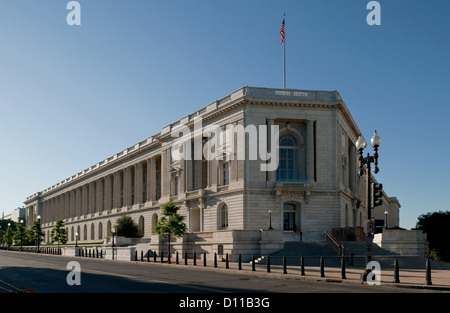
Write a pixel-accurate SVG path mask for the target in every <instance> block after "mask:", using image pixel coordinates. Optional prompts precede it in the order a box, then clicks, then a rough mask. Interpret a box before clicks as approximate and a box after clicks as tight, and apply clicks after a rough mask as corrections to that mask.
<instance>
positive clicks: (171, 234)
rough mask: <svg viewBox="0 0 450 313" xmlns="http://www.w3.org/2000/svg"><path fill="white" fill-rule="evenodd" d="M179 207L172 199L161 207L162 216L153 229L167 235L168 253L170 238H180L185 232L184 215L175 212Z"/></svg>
mask: <svg viewBox="0 0 450 313" xmlns="http://www.w3.org/2000/svg"><path fill="white" fill-rule="evenodd" d="M178 210H179V207H177V206H176V205H175V203H174V202H173V200H172V199H170V200H169V201H168V202H167V203H165V204H164V205H163V206H162V207H161V211H162V214H163V216H162V217H161V218H160V220H159V221H158V223H156V225H155V227H153V231H154V232H155V233H157V234H160V235H166V236H167V242H168V248H169V254H170V240H171V239H172V238H180V237H181V236H183V235H184V234H185V233H186V230H187V227H186V224H185V223H184V222H183V221H184V218H185V217H184V216H181V215H179V214H178V213H177V212H178Z"/></svg>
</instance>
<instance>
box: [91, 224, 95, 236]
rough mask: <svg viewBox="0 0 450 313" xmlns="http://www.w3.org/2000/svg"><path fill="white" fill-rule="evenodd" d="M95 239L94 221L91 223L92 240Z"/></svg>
mask: <svg viewBox="0 0 450 313" xmlns="http://www.w3.org/2000/svg"><path fill="white" fill-rule="evenodd" d="M94 239H95V226H94V223H92V224H91V240H94Z"/></svg>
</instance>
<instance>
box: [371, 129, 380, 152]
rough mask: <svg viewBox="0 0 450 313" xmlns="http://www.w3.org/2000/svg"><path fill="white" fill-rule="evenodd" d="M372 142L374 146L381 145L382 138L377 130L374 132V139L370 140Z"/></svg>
mask: <svg viewBox="0 0 450 313" xmlns="http://www.w3.org/2000/svg"><path fill="white" fill-rule="evenodd" d="M370 143H371V144H372V147H374V148H375V147H379V146H380V143H381V138H380V136H378V133H377V131H375V133H374V134H373V137H372V139H371V140H370Z"/></svg>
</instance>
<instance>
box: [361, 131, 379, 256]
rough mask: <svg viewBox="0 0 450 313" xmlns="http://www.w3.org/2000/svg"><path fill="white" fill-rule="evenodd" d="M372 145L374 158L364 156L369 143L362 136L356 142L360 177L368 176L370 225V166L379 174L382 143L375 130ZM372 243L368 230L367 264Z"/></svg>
mask: <svg viewBox="0 0 450 313" xmlns="http://www.w3.org/2000/svg"><path fill="white" fill-rule="evenodd" d="M370 143H371V144H372V147H373V152H374V153H373V156H371V155H369V153H367V156H366V157H364V156H363V150H364V149H365V148H366V146H367V143H366V141H365V140H364V138H363V137H362V136H359V138H358V140H357V141H356V149H358V151H359V173H358V174H359V176H362V175H364V173H365V174H366V208H367V219H368V224H369V223H371V222H372V214H371V209H372V208H371V192H370V167H371V166H370V164H371V163H373V164H374V166H375V167H374V169H373V172H374V173H375V174H376V173H378V172H379V168H378V147H379V146H380V143H381V138H380V136H378V134H377V131H376V130H375V133H374V134H373V137H372V139H371V140H370ZM372 242H373V237H372V233H371V232H370V231H369V229H368V230H367V237H366V264H367V263H369V262H370V261H371V254H372Z"/></svg>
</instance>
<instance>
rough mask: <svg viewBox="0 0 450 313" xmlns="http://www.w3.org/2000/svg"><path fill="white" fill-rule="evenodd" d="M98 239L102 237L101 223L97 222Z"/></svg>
mask: <svg viewBox="0 0 450 313" xmlns="http://www.w3.org/2000/svg"><path fill="white" fill-rule="evenodd" d="M98 239H103V224H102V222H100V223H98Z"/></svg>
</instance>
